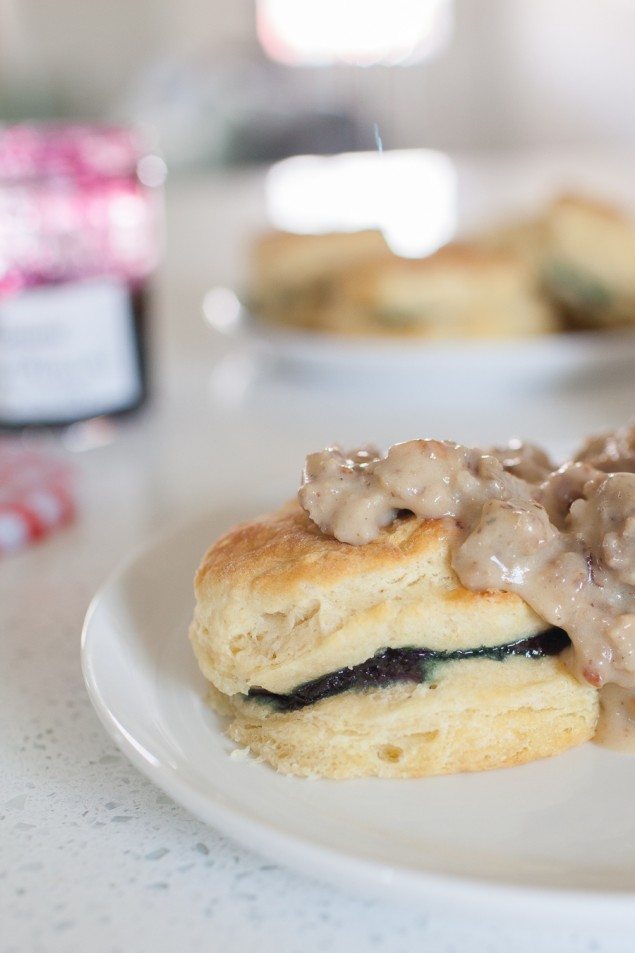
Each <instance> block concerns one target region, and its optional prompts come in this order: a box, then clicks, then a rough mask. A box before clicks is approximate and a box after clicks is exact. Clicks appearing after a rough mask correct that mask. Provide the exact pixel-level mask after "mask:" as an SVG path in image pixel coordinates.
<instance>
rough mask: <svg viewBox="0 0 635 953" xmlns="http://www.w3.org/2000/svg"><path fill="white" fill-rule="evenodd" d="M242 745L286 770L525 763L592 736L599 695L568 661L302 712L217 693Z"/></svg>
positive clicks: (411, 772)
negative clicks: (580, 677)
mask: <svg viewBox="0 0 635 953" xmlns="http://www.w3.org/2000/svg"><path fill="white" fill-rule="evenodd" d="M209 698H210V703H211V704H212V706H213V707H214V708H215V709H216V710H217V711H218V712H219V713H220V714H221V715H224V716H229V718H230V719H231V720H230V722H229V725H228V729H227V731H228V734H229V736H230V737H231V738H232V739H233V741H235V742H236V743H237V744H238V745H240V746H242V747H246V748H249V751H250V752H251V754H252V755H253V756H255V757H257V758H259V759H261V760H262V761H265V762H266V763H268V764H270V765H271V766H272V767H274V768H275V769H276V770H278V771H280V772H282V773H284V774H293V775H298V776H302V777H315V776H317V777H323V778H359V777H383V778H416V777H422V776H425V775H433V774H451V773H454V772H459V771H481V770H485V769H488V768H500V767H507V766H511V765H517V764H523V763H524V762H527V761H533V760H535V759H537V758H543V757H547V756H550V755H554V754H558V753H560V752H561V751H564V750H566V749H567V748H570V747H572V746H574V745H578V744H581V743H582V742H584V741H587V740H589V739H590V738H591V737H592V736H593V733H594V731H595V726H596V722H597V717H598V701H597V692H596V691H595V690H594V689H593V688H591V686H589V685H585V684H582V683H580V682H579V681H578V680H577V679H576V678H575V677H574V676H573V675H571V674H570V673H569V671H568V669H567V667H566V665H565V664H564V662H563V661H562V659H561V658H560V657H559V656H544V657H541V658H526V657H522V656H510V657H506V658H505V659H504V660H500V661H499V660H494V659H489V658H471V659H460V660H455V661H450V662H446V663H442V664H438V665H436V666H435V667H434V671H433V675H432V677H431V678H430V679H429V680H427V681H425V682H423V683H417V682H410V681H399V682H394V683H392V684H387V685H381V686H378V687H370V688H363V689H352V690H349V691H345V692H342V693H341V694H337V695H332V696H330V697H327V698H323V699H322V700H320V701H317V702H315V703H314V704H310V705H306V706H305V707H302V708H298V709H294V710H287V711H284V710H282V711H281V710H279V708H278V707H277V706H276V705H275V704H272V703H271V702H270V701H268V700H267V699H266V698H259V697H254V698H250V697H248V696H247V695H242V694H235V695H225V694H223V693H222V692H220V691H219V690H218V689H217V688H214V687H212V688H211V689H210V696H209Z"/></svg>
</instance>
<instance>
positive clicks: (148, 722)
mask: <svg viewBox="0 0 635 953" xmlns="http://www.w3.org/2000/svg"><path fill="white" fill-rule="evenodd" d="M244 515H245V513H244V510H243V511H242V513H238V512H237V511H236V510H235V509H233V510H231V511H230V510H226V511H225V512H224V513H223V514H222V515H216V516H212V517H209V516H208V517H205V518H201V520H200V521H198V523H197V524H196V525H193V526H189V527H187V528H185V529H182V530H180V531H178V532H177V533H175V534H173V535H171V536H169V537H166V538H163V539H161V540H159V541H155V542H154V543H152V544H151V545H149V546H148V548H146V549H145V550H144V551H142V552H139V553H137V554H136V555H134V556H133V557H131V558H130V559H129V560H128V561H127V562H126V563H125V564H124V565H123V566H122V567H121V568H120V569H119V570H118V571H117V572H116V573H115V575H114V576H113V577H112V578H111V579H110V580H109V581H108V582H107V583H106V584H105V585H104V587H103V588H102V590H101V591H100V592H99V593H98V594H97V596H96V597H95V599H94V601H93V603H92V605H91V608H90V610H89V612H88V615H87V618H86V623H85V628H84V633H83V640H82V657H83V668H84V676H85V679H86V684H87V686H88V691H89V693H90V697H91V699H92V702H93V704H94V706H95V708H96V710H97V713H98V715H99V717H100V718H101V720H102V722H103V724H104V726H105V727H106V730H107V731H108V732H109V733H110V734H111V735H112V737H113V738H114V739H115V741H116V742H117V744H118V745H119V746H120V747H121V749H122V750H123V752H124V753H125V754H126V755H127V756H128V757H129V758H130V760H131V761H132V762H133V764H135V765H136V766H137V767H138V768H139V769H140V770H141V771H143V772H144V773H145V774H146V775H147V776H148V777H149V778H150V779H151V780H152V781H154V782H155V783H156V784H157V785H158V786H159V787H161V788H162V789H163V790H164V791H165V792H166V793H167V794H169V795H170V796H171V797H173V798H174V800H176V801H178V802H180V803H181V804H182V805H184V806H185V807H186V808H187V809H188V810H190V811H191V812H192V813H193V814H195V815H197V816H198V817H199V818H201V819H202V820H204V821H206V822H208V823H210V824H212V825H214V826H215V827H217V828H219V829H220V830H222V831H224V832H226V833H228V834H230V835H233V836H234V837H236V838H237V839H238V840H241V841H243V842H244V843H245V844H247V845H249V846H250V847H253V848H255V849H256V850H258V851H260V852H262V853H265V854H268V855H270V856H271V857H272V858H274V859H275V860H276V861H280V862H282V863H287V864H289V865H291V866H295V867H296V868H299V869H301V870H303V871H305V872H307V873H314V874H317V875H318V876H320V877H322V878H324V879H329V880H331V881H336V882H338V883H341V884H346V885H347V886H348V887H349V888H351V887H352V888H353V889H355V888H357V889H362V890H366V891H368V890H370V891H373V892H375V893H379V894H381V895H383V896H386V897H390V898H391V899H393V900H407V901H415V902H417V903H418V904H419V905H420V906H422V907H424V908H425V907H426V906H427V907H428V908H430V907H434V908H437V909H438V908H439V907H440V906H443V907H449V908H450V909H454V910H455V911H459V910H460V911H462V912H464V911H468V912H469V911H475V910H477V911H479V912H480V913H486V914H495V915H500V916H506V915H509V916H513V917H515V918H523V917H524V918H527V919H530V920H531V919H535V918H536V917H540V918H541V919H542V920H543V921H544V918H546V917H557V918H558V919H559V921H560V922H563V921H564V920H567V921H570V922H571V923H572V924H579V923H580V922H581V920H584V921H586V922H588V921H589V920H592V921H593V923H594V924H595V925H598V924H600V923H601V924H602V925H604V924H606V925H611V926H618V927H619V926H622V927H623V926H625V925H626V924H631V925H632V917H633V913H634V912H635V810H634V809H633V790H634V789H635V758H628V757H626V756H620V755H618V754H614V753H612V752H609V751H605V750H601V749H599V748H597V747H594V746H592V745H586V746H584V747H583V748H580V749H578V750H575V751H571V752H568V753H567V754H565V755H563V756H560V757H558V758H553V759H550V760H546V761H543V762H540V763H534V764H531V765H526V766H523V767H520V768H512V769H507V770H504V771H492V772H487V773H483V774H474V775H459V776H454V777H447V778H429V779H421V780H414V781H378V780H367V781H306V780H298V779H293V778H286V777H282V776H279V775H277V774H276V773H275V772H273V771H272V770H271V769H269V768H268V767H266V766H264V765H262V764H257V763H255V762H253V761H250V760H249V759H247V760H245V759H240V758H232V757H230V752H231V750H232V744H231V743H230V742H228V740H227V739H226V738H225V737H224V735H223V731H222V724H221V722H220V720H219V719H218V718H217V716H216V715H215V714H214V713H212V712H211V711H210V710H209V708H208V707H207V705H206V703H205V683H204V680H203V679H202V677H201V676H200V675H199V673H198V670H197V666H196V664H195V662H194V659H193V657H192V653H191V651H190V647H189V644H188V641H187V627H188V623H189V619H190V616H191V611H192V594H191V593H192V589H191V583H192V576H193V573H194V569H195V567H196V565H197V564H198V560H199V558H200V555H201V553H202V552H203V550H204V549H205V548H206V546H207V544H208V543H209V542H210V541H211V540H212V539H213V538H214V537H215V536H216V535H218V534H219V533H220V532H222V531H223V530H224V529H226V528H227V527H228V526H229V525H230V524H231V523H232V522H235V520H236V517H237V516H243V517H244ZM247 515H249V514H247Z"/></svg>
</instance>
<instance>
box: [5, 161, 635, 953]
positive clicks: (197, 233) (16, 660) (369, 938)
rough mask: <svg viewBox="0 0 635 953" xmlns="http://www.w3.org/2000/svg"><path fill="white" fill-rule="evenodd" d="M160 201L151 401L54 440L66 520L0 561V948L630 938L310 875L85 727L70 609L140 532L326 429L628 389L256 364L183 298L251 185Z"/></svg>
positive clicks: (498, 435) (475, 423)
mask: <svg viewBox="0 0 635 953" xmlns="http://www.w3.org/2000/svg"><path fill="white" fill-rule="evenodd" d="M168 211H169V224H170V251H169V254H168V259H167V264H166V267H165V269H164V272H163V275H162V279H161V283H160V285H161V286H160V289H159V307H158V313H159V319H158V334H157V338H158V342H157V352H158V354H157V362H158V366H159V370H158V373H157V387H156V393H155V398H154V400H153V402H152V405H151V406H150V408H149V409H148V410H147V411H145V412H144V413H143V414H141V415H140V416H139V417H137V418H136V419H135V420H131V421H130V422H128V423H126V424H125V425H123V426H122V427H121V428H120V429H119V432H118V434H117V435H116V438H115V439H114V440H113V441H112V442H110V443H107V444H105V445H103V446H101V447H95V448H93V449H90V450H86V451H84V452H82V453H73V454H71V453H70V451H68V450H65V449H64V448H63V447H58V448H59V449H60V451H61V452H62V453H67V454H69V456H72V458H73V460H74V461H75V463H76V465H77V467H78V482H79V489H80V495H81V500H82V512H81V516H80V519H79V520H78V521H77V523H76V524H75V525H74V526H73V527H71V528H70V529H68V530H66V531H65V532H63V533H60V534H58V535H57V536H56V537H54V538H51V539H50V540H49V541H47V542H45V543H43V544H41V545H40V546H38V547H35V548H33V549H31V550H28V551H26V552H24V553H22V554H21V555H18V556H14V557H13V558H11V559H7V560H6V561H4V562H3V563H2V564H1V565H0V679H1V685H2V687H1V689H0V759H1V761H0V763H1V766H2V767H1V771H0V951H1V953H30V951H33V953H39V951H42V953H57V951H59V953H72V951H75V950H77V951H80V950H81V951H85V950H90V951H91V953H119V951H134V953H144V951H146V950H148V951H150V950H152V951H153V953H163V951H166V953H167V951H172V950H176V949H183V950H185V949H187V950H219V951H221V950H222V951H243V950H244V951H258V953H274V951H275V953H280V951H285V953H286V951H298V953H313V951H319V950H329V951H333V953H335V951H348V950H352V949H355V950H360V951H365V950H377V951H387V953H388V951H390V953H397V951H412V950H414V949H425V950H430V951H434V953H437V951H438V953H451V951H456V953H458V951H462V953H463V951H478V953H524V951H527V953H530V951H531V953H533V951H535V950H536V949H537V948H539V949H541V950H542V951H543V953H551V951H554V953H556V951H557V953H569V951H576V953H583V951H585V953H586V951H588V953H591V951H596V953H622V951H624V953H626V951H627V950H628V951H630V950H632V938H631V937H623V936H619V935H600V934H599V933H598V934H597V935H596V934H595V933H594V932H593V931H584V932H575V929H574V927H575V925H572V924H563V925H562V929H561V930H558V929H555V930H554V929H553V928H552V929H549V930H546V929H545V928H542V927H541V926H540V911H538V910H537V911H535V924H536V925H535V927H534V928H532V929H528V928H527V927H526V925H525V926H522V927H520V926H515V925H514V924H513V923H509V922H507V921H505V920H504V919H501V921H500V922H492V921H491V920H490V921H487V922H486V921H479V922H475V921H473V920H470V921H468V920H466V919H465V918H464V917H463V916H462V913H461V910H460V909H457V910H456V911H455V914H454V916H453V917H452V918H448V917H445V916H444V917H442V916H440V915H439V914H438V913H436V912H435V910H434V909H412V908H407V907H404V908H403V909H400V908H397V907H395V906H393V905H390V906H389V905H387V904H382V903H381V902H378V901H376V900H368V899H363V898H356V897H355V896H353V894H351V895H344V894H343V893H341V892H340V891H336V890H335V889H334V888H332V887H330V886H328V885H322V884H316V883H314V882H312V881H310V880H308V879H305V878H304V877H302V876H300V875H299V874H297V873H294V872H290V871H288V870H287V869H284V868H282V867H280V866H278V865H277V864H276V863H275V858H263V857H259V856H256V855H255V854H253V853H251V852H250V851H249V850H248V849H246V848H245V847H243V846H240V845H238V844H236V843H234V842H232V841H230V840H228V839H227V838H225V837H224V836H223V833H222V832H219V831H215V830H211V829H209V828H207V827H205V826H204V825H203V824H201V823H200V822H199V821H197V820H195V819H193V818H192V817H191V816H189V815H188V814H187V813H186V812H185V811H184V810H183V809H181V808H180V807H179V806H177V805H176V804H174V803H172V802H171V801H170V800H169V798H167V797H166V796H165V795H164V794H162V793H161V792H160V791H158V790H157V789H155V788H154V787H152V785H151V784H150V783H149V782H148V781H147V780H146V779H145V778H144V777H142V776H141V775H139V774H138V773H137V772H136V771H135V769H134V768H132V766H131V765H130V764H128V762H127V761H126V760H125V758H124V757H123V756H122V755H121V754H120V753H119V752H118V750H117V749H116V748H115V746H114V744H113V743H112V742H111V741H110V740H109V738H108V737H107V736H106V734H105V733H104V731H103V729H102V728H101V726H100V724H99V723H98V721H97V718H96V716H95V715H94V713H93V711H92V709H91V707H90V703H89V701H88V698H87V696H86V693H85V690H84V687H83V683H82V679H81V673H80V665H79V635H80V630H81V625H82V619H83V615H84V612H85V610H86V607H87V605H88V602H89V600H90V598H91V596H92V595H93V593H94V591H95V589H96V588H97V587H98V586H99V584H100V582H101V581H102V580H103V578H104V577H105V576H106V575H107V574H108V572H109V571H110V570H111V569H112V568H113V567H114V566H115V565H116V563H117V562H118V561H119V560H120V559H121V558H122V557H123V556H124V555H126V554H127V553H128V552H129V550H130V548H131V547H133V546H135V545H137V544H138V543H139V542H140V541H141V540H143V539H144V538H145V537H146V536H147V535H148V534H150V533H151V532H154V531H155V530H157V529H159V528H161V527H162V526H167V525H170V524H172V523H174V522H176V521H179V520H181V519H183V518H186V517H189V516H191V515H192V514H194V513H196V512H198V511H199V510H205V509H210V507H211V506H212V505H218V503H219V501H222V499H223V495H224V494H227V493H229V492H230V491H231V494H232V497H233V498H234V499H235V497H236V493H237V492H239V491H240V490H241V488H244V492H245V493H249V484H250V481H253V479H254V478H255V479H257V480H258V481H260V482H261V483H263V484H266V485H271V486H275V487H280V488H288V489H291V488H292V486H293V484H294V483H295V480H296V473H297V470H298V467H299V465H300V464H301V461H302V458H303V454H304V452H305V451H306V450H307V449H309V448H313V447H316V446H320V445H322V444H323V443H326V442H330V441H332V440H334V439H335V440H339V441H341V442H343V443H344V444H346V443H355V442H358V441H359V440H360V439H362V440H376V441H378V442H379V443H383V444H386V443H391V442H394V441H395V440H397V439H404V438H405V437H408V436H412V435H414V434H418V433H421V432H423V431H429V432H434V434H435V435H438V436H450V435H451V436H453V437H454V438H456V439H458V440H465V441H469V440H475V441H476V440H478V441H484V442H489V441H494V440H501V439H504V438H506V437H507V436H508V435H509V434H510V433H516V432H518V431H522V432H523V433H525V434H534V435H536V436H539V437H541V438H542V440H543V441H545V442H547V443H548V444H550V445H551V446H552V447H554V448H557V447H560V446H564V445H570V444H572V443H573V442H575V440H576V439H577V438H578V437H579V435H580V434H581V433H583V432H584V431H589V430H594V429H597V428H602V427H604V426H607V425H608V426H610V425H613V424H617V423H619V422H622V421H623V420H625V419H627V418H628V417H630V416H631V415H632V407H633V397H634V392H635V383H634V381H633V375H632V373H631V374H627V375H622V376H618V377H616V378H615V379H613V380H611V381H607V380H604V381H593V382H592V386H589V381H588V380H586V381H578V382H577V383H576V382H575V381H574V382H571V381H569V382H568V383H567V385H566V386H563V387H562V388H561V389H556V390H553V389H552V390H551V391H549V392H544V393H543V392H537V393H532V394H531V395H527V396H525V397H524V398H520V397H519V398H518V400H517V401H515V402H514V401H512V400H511V399H510V400H507V399H506V400H504V401H501V400H500V399H498V400H494V399H492V400H491V401H490V402H489V403H488V401H487V399H486V398H484V399H483V402H482V403H481V404H480V405H479V406H474V405H473V404H472V405H470V406H469V407H468V406H466V403H465V401H464V400H463V401H460V400H455V399H453V397H452V393H451V392H448V393H443V394H442V393H438V392H437V393H427V392H426V391H425V389H423V388H422V389H413V388H412V387H410V388H406V389H404V390H401V391H400V390H399V388H397V389H396V390H395V391H393V392H392V393H391V394H390V395H389V397H387V396H386V394H385V393H384V394H382V395H379V396H378V395H377V394H375V393H373V388H364V387H363V386H360V387H353V388H351V387H350V385H346V383H342V382H340V383H332V385H330V386H329V387H327V386H326V385H325V384H324V382H320V381H313V382H302V381H300V380H298V379H296V378H294V377H293V376H289V375H288V376H284V375H282V376H277V377H274V376H271V375H266V374H260V375H256V376H253V375H252V374H251V364H250V363H249V362H248V361H247V362H244V361H243V362H242V363H241V362H238V363H237V362H234V363H233V364H232V363H228V358H227V357H226V356H224V355H225V351H226V350H227V345H226V344H224V343H223V344H221V343H219V342H218V341H215V340H214V339H213V338H212V337H211V336H208V334H207V332H206V331H205V330H204V328H203V326H202V323H201V321H200V317H199V303H200V298H201V295H202V293H203V291H204V290H205V287H206V286H207V285H208V284H209V283H212V282H215V281H222V280H228V279H231V278H233V276H234V274H235V270H236V262H237V255H238V239H239V237H240V236H241V235H242V234H243V233H244V231H245V230H246V229H247V228H249V227H250V226H251V225H253V224H258V223H259V222H260V221H261V219H262V194H261V179H260V177H258V176H256V175H246V176H238V177H234V178H233V179H225V180H220V181H210V180H208V181H201V182H190V183H188V184H182V185H179V184H174V185H173V186H172V191H171V194H170V196H169V204H168ZM220 222H222V223H223V227H222V229H221V228H220V226H219V223H220ZM228 369H229V370H228ZM232 369H233V370H232ZM230 371H231V372H230ZM45 441H47V442H51V443H52V444H53V445H55V440H53V439H52V438H50V437H46V438H45ZM281 492H282V490H281Z"/></svg>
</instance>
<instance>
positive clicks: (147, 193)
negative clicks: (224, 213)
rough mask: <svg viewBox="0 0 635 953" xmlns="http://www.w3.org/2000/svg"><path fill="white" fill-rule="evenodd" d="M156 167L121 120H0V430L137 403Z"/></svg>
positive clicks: (143, 371)
mask: <svg viewBox="0 0 635 953" xmlns="http://www.w3.org/2000/svg"><path fill="white" fill-rule="evenodd" d="M164 173H165V166H164V164H163V162H162V160H161V159H160V158H159V157H158V156H153V155H149V154H146V153H145V152H144V150H143V148H142V146H141V143H140V140H139V138H138V135H137V134H136V133H135V132H134V131H133V130H131V129H126V128H115V127H101V126H84V125H57V124H51V125H17V126H6V127H0V427H5V428H7V427H8V428H16V427H25V426H32V425H43V426H55V425H65V424H70V423H74V422H76V421H79V420H86V419H89V418H92V417H96V416H103V415H118V414H123V413H127V412H129V411H131V410H134V409H135V408H137V407H139V406H140V405H141V404H142V403H143V401H144V400H145V397H146V394H147V371H148V360H147V327H146V322H147V290H148V279H149V278H150V276H151V274H152V272H153V270H154V269H155V267H156V265H157V263H158V260H159V256H160V251H161V244H162V240H161V239H162V194H161V189H160V188H159V186H160V185H161V184H162V181H163V178H164Z"/></svg>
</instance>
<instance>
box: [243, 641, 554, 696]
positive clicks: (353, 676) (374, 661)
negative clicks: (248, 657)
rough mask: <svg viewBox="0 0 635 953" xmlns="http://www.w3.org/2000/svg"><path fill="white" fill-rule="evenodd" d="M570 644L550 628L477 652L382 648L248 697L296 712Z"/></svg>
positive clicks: (550, 652)
mask: <svg viewBox="0 0 635 953" xmlns="http://www.w3.org/2000/svg"><path fill="white" fill-rule="evenodd" d="M570 644H571V642H570V640H569V636H568V635H567V633H566V632H565V631H564V630H563V629H558V628H555V627H553V628H551V629H547V630H546V631H545V632H540V633H539V634H538V635H533V636H531V637H530V638H527V639H519V640H518V641H517V642H506V643H505V644H504V645H482V646H479V647H478V648H474V649H456V650H455V651H454V652H440V651H437V650H435V649H419V648H402V649H381V650H380V651H379V652H376V653H375V655H373V657H372V658H369V659H366V661H365V662H360V663H359V665H352V666H351V667H350V668H340V669H338V670H337V671H335V672H330V673H329V674H328V675H322V676H320V678H314V679H313V680H312V681H310V682H305V683H304V684H303V685H299V686H298V688H296V689H295V691H293V692H289V693H288V694H286V695H278V694H276V693H275V692H270V691H267V689H266V688H259V687H257V686H254V687H253V688H250V689H249V693H248V697H249V698H255V699H260V700H262V701H266V702H269V703H270V704H272V705H273V706H274V707H275V709H276V710H277V711H296V710H297V709H298V708H305V707H306V706H307V705H313V704H314V703H315V702H318V701H321V700H322V699H323V698H329V697H330V696H331V695H340V694H341V693H342V692H347V691H349V690H350V689H364V688H376V687H377V686H382V685H390V684H393V683H394V682H419V683H422V682H426V681H429V680H430V678H431V677H432V672H433V669H434V667H435V665H437V664H439V663H440V662H457V661H459V660H461V659H473V658H486V659H491V660H492V661H495V662H503V661H504V660H505V659H506V658H509V657H510V656H513V655H522V656H524V657H525V658H528V659H537V658H543V657H544V656H545V655H559V654H560V652H562V651H563V650H564V649H566V648H567V646H569V645H570Z"/></svg>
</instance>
